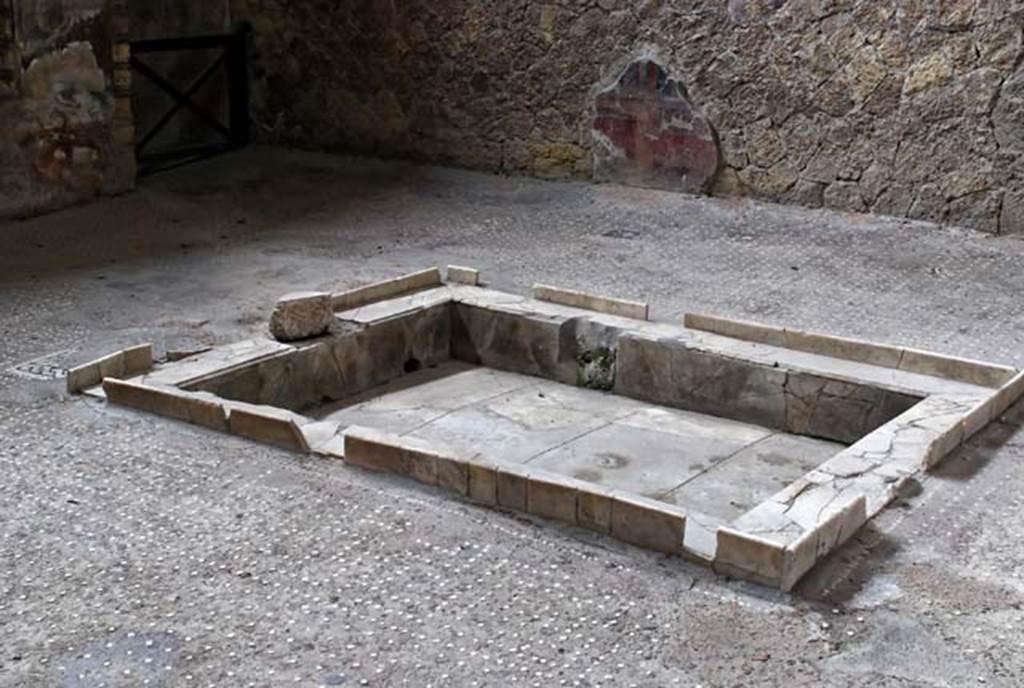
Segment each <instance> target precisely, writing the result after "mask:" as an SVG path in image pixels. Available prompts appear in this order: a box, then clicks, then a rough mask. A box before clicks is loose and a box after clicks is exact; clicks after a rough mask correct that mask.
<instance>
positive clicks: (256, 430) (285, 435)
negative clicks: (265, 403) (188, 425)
mask: <svg viewBox="0 0 1024 688" xmlns="http://www.w3.org/2000/svg"><path fill="white" fill-rule="evenodd" d="M273 411H274V409H272V408H267V409H259V408H238V407H233V408H231V410H230V412H229V414H228V429H229V430H230V432H231V434H233V435H240V436H242V437H248V438H249V439H251V440H256V441H257V442H262V443H264V444H271V445H273V446H275V447H280V448H281V449H289V450H291V451H296V452H301V453H303V454H308V453H309V452H310V448H309V444H308V443H307V442H306V438H305V436H304V435H303V434H302V431H301V430H300V429H299V426H298V424H296V422H295V421H294V420H293V419H292V418H290V417H288V416H287V414H285V413H281V414H275V413H274V412H273Z"/></svg>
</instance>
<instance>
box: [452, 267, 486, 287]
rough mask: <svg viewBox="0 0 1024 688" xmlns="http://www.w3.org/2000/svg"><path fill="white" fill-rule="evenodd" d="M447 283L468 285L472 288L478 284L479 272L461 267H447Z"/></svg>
mask: <svg viewBox="0 0 1024 688" xmlns="http://www.w3.org/2000/svg"><path fill="white" fill-rule="evenodd" d="M448 281H449V282H457V283H459V284H468V285H470V286H472V287H475V286H477V285H478V284H480V271H479V270H476V269H475V268H467V267H463V266H461V265H449V266H448Z"/></svg>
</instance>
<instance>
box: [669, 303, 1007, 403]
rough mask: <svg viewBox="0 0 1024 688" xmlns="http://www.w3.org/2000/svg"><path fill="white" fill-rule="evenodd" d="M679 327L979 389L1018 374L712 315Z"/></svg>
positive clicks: (690, 318)
mask: <svg viewBox="0 0 1024 688" xmlns="http://www.w3.org/2000/svg"><path fill="white" fill-rule="evenodd" d="M683 324H684V325H685V326H686V327H688V328H690V329H694V330H701V331H704V332H711V333H713V334H719V335H722V336H724V337H733V338H735V339H742V340H745V341H750V342H758V343H761V344H770V345H772V346H782V347H785V348H788V349H795V350H797V351H805V352H807V353H814V354H821V355H824V356H832V357H834V358H843V359H846V360H851V361H857V362H859V363H867V364H869V365H876V366H881V367H884V368H895V369H897V370H905V371H907V372H912V373H920V374H923V375H931V376H934V377H941V378H946V379H949V380H956V381H958V382H965V383H968V384H972V385H979V386H982V387H999V386H1001V385H1004V384H1006V383H1007V382H1008V381H1009V380H1010V379H1012V378H1013V377H1014V376H1015V375H1017V373H1018V371H1017V370H1016V369H1015V368H1011V367H1008V366H1001V365H995V364H992V363H984V362H982V361H975V360H971V359H966V358H958V357H955V356H945V355H942V354H936V353H931V352H927V351H919V350H917V349H910V348H906V347H896V346H891V345H887V344H874V343H871V342H865V341H861V340H857V339H849V338H846V337H836V336H833V335H824V334H816V333H811V332H802V331H800V330H791V329H788V328H783V327H774V326H772V325H765V324H761V323H753V322H747V321H744V320H734V319H730V318H722V317H719V316H713V315H701V314H696V313H686V314H684V315H683Z"/></svg>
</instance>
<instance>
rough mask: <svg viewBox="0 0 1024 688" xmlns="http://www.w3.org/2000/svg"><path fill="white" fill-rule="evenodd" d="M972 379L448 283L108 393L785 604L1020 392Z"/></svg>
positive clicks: (174, 367) (111, 387)
mask: <svg viewBox="0 0 1024 688" xmlns="http://www.w3.org/2000/svg"><path fill="white" fill-rule="evenodd" d="M819 344H820V343H818V344H815V346H818V347H819V348H820V346H819ZM880 350H881V349H880ZM885 351H896V350H895V349H892V348H891V347H890V348H888V349H885ZM897 354H898V356H897V359H901V358H902V354H901V353H899V352H897ZM928 360H929V361H932V360H933V359H928ZM985 372H990V371H987V370H986V371H985ZM997 372H998V371H997ZM1010 372H1011V373H1012V372H1014V371H1010ZM1000 374H1001V373H1000ZM956 377H957V376H955V375H953V376H943V375H939V374H928V373H923V372H920V371H914V370H902V369H899V367H898V366H893V365H887V366H886V365H874V364H869V363H864V362H860V361H853V360H850V358H849V356H846V355H844V353H843V351H842V350H837V351H836V352H835V354H834V355H827V354H826V353H822V352H821V351H817V352H809V351H807V350H801V349H800V348H789V347H787V346H783V345H781V344H778V343H775V344H767V343H764V342H758V341H750V340H749V338H743V337H739V336H723V335H720V334H713V333H709V332H706V331H700V330H696V329H691V328H688V327H684V326H682V325H676V324H670V323H657V322H649V321H646V320H634V319H630V318H624V317H618V316H613V315H607V314H604V313H597V312H593V311H589V310H585V309H583V308H577V307H572V306H563V305H557V304H553V303H548V302H544V301H538V300H535V299H530V298H526V297H522V296H517V295H513V294H506V293H502V292H497V291H492V290H488V289H483V288H479V287H470V286H463V285H452V284H448V285H442V286H438V287H435V288H429V289H425V290H422V291H418V292H416V293H413V294H407V295H404V296H399V297H395V298H390V299H387V300H384V301H380V302H377V303H372V304H369V305H365V306H362V307H358V308H353V309H350V310H347V311H344V312H340V313H337V314H336V318H335V323H334V326H333V327H332V330H331V332H330V334H328V335H326V336H324V337H321V338H318V339H316V340H313V341H308V342H302V343H297V344H280V343H276V342H267V341H256V342H252V343H243V344H239V345H234V346H233V348H231V347H225V348H223V349H220V350H215V351H213V352H210V353H208V354H204V355H200V356H197V357H194V358H192V359H188V360H185V361H181V362H177V363H173V364H168V365H164V366H158V367H157V368H156V369H154V370H152V371H150V372H148V373H147V374H145V375H142V376H138V377H135V378H132V379H131V380H129V381H128V382H127V383H123V384H115V383H109V381H108V384H107V385H106V387H107V388H108V396H109V397H111V400H112V401H115V402H117V403H126V404H128V405H134V406H137V407H139V408H144V409H147V410H150V411H157V412H162V413H165V415H172V416H174V417H176V418H180V419H184V420H191V421H192V422H200V423H202V424H204V425H207V426H209V427H215V428H217V429H222V430H228V431H230V432H235V433H237V434H240V435H245V436H248V437H251V438H253V439H257V440H262V441H268V442H273V443H275V444H279V445H281V446H286V447H290V448H294V449H299V450H303V451H313V452H315V453H319V454H322V455H326V456H335V457H339V458H345V459H346V462H348V463H351V464H355V465H358V466H361V467H369V468H373V469H376V470H387V471H391V472H397V473H403V474H406V475H409V476H410V477H412V478H414V479H417V480H420V481H421V482H425V483H427V484H430V485H435V486H440V487H444V488H446V489H450V490H454V491H455V492H457V493H460V494H461V495H462V496H463V497H464V498H470V499H473V500H475V501H482V502H483V503H485V504H488V505H491V506H495V505H496V506H504V507H507V508H513V509H522V510H526V511H528V512H531V513H535V514H537V515H541V516H545V517H551V518H558V519H559V520H563V521H567V522H569V523H572V524H574V525H581V526H584V527H589V528H594V529H597V530H599V531H601V532H604V533H607V534H609V535H611V536H612V537H618V538H620V539H623V540H625V541H627V542H630V543H633V544H640V545H642V546H650V547H652V548H654V549H657V550H660V551H663V552H668V553H670V554H679V555H682V556H685V557H687V558H690V559H694V560H697V561H701V562H704V563H707V564H709V565H712V566H714V567H715V568H716V569H717V570H719V571H721V572H723V573H728V574H731V575H738V576H742V577H745V578H748V579H751V580H755V581H758V582H762V583H765V584H770V585H774V586H778V587H782V588H784V589H789V588H790V587H792V585H793V584H795V583H796V581H797V580H798V579H799V578H800V577H801V576H802V575H803V574H804V573H805V572H806V571H807V570H808V569H809V568H810V567H811V566H812V565H813V564H814V563H815V562H816V561H817V560H819V559H820V558H822V557H823V556H825V555H827V554H828V552H830V551H831V550H833V549H834V548H835V547H837V546H838V545H839V544H841V543H842V542H843V541H845V540H846V539H848V538H849V537H850V536H851V535H852V534H853V533H854V532H856V530H857V529H858V528H859V527H860V526H861V525H863V523H864V522H865V521H866V520H867V519H868V518H870V516H872V515H873V514H875V513H877V512H878V511H879V510H880V509H882V508H883V507H884V506H885V505H886V504H887V503H888V502H889V501H891V499H892V498H893V496H894V495H895V492H896V490H897V489H898V488H899V486H900V484H901V483H903V482H904V481H906V480H908V479H911V478H912V477H913V476H915V475H916V474H918V473H920V472H921V471H924V470H926V469H927V468H928V467H929V466H931V465H934V463H935V462H936V461H938V460H939V459H941V457H942V456H944V455H945V454H946V453H948V452H949V451H951V450H952V449H953V448H955V447H956V446H957V445H958V444H960V443H962V442H963V441H964V439H965V438H966V437H968V436H969V435H970V434H972V433H973V432H976V431H977V430H978V429H980V427H983V426H984V424H985V423H987V422H988V421H989V420H990V419H991V417H992V416H993V414H995V413H996V412H997V411H999V409H1000V408H1005V406H1003V404H1004V402H1006V400H1007V398H1008V397H1009V396H1010V395H1011V392H1013V390H1010V389H1009V387H1007V386H1006V385H1010V384H1014V385H1017V386H1018V387H1019V386H1020V382H1019V381H1018V380H1017V378H1014V382H1012V383H1011V382H1010V381H1009V380H1004V379H1001V378H1000V379H999V380H998V382H997V383H993V384H987V385H983V384H974V383H972V382H965V381H963V380H962V379H952V378H956ZM959 377H960V378H962V377H963V376H959ZM1014 389H1017V388H1014ZM113 392H116V395H115V394H113ZM158 393H159V394H165V395H170V396H172V397H173V398H174V403H170V402H169V401H167V400H166V399H163V400H161V398H160V397H159V396H157V395H158ZM211 407H212V408H214V409H222V410H221V411H219V412H218V413H220V415H217V414H216V413H215V414H214V415H215V416H216V417H214V418H213V419H212V420H211V416H210V409H211ZM999 412H1001V411H999ZM197 419H201V420H197ZM352 452H358V455H356V454H354V453H352ZM495 485H496V486H497V487H495ZM503 486H504V487H503ZM481 495H483V496H481Z"/></svg>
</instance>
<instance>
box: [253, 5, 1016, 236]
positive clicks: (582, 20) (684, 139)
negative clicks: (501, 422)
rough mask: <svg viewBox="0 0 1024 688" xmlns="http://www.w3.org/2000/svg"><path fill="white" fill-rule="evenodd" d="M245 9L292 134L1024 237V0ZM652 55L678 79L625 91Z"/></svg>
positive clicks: (264, 78) (275, 109)
mask: <svg viewBox="0 0 1024 688" xmlns="http://www.w3.org/2000/svg"><path fill="white" fill-rule="evenodd" d="M233 14H234V18H235V19H249V20H250V21H252V23H253V24H254V26H255V28H256V46H257V55H256V59H257V68H256V76H257V78H258V84H259V86H260V89H259V96H258V98H257V102H256V107H257V118H258V119H259V120H260V121H261V123H262V124H263V125H264V129H265V131H267V132H268V135H269V136H270V137H272V138H274V139H277V140H283V141H289V142H294V143H297V144H301V145H313V146H328V147H342V148H346V149H350V150H355V151H363V152H370V153H378V154H386V155H408V156H413V157H417V158H422V159H427V160H432V161H438V162H442V163H450V164H455V165H463V166H469V167H475V168H482V169H487V170H495V171H506V172H517V173H519V172H522V173H529V174H536V175H551V176H567V175H574V176H591V175H593V174H595V172H596V174H597V176H598V177H599V178H604V179H622V180H623V181H627V182H632V183H640V184H653V185H657V186H671V187H675V188H680V189H688V190H706V191H709V192H712V193H715V194H721V195H750V196H755V197H759V198H764V199H769V200H775V201H782V202H787V203H799V204H803V205H809V206H822V205H824V206H828V207H832V208H838V209H844V210H853V211H871V212H876V213H883V214H889V215H896V216H906V217H911V218H920V219H927V220H935V221H940V222H949V223H953V224H958V225H964V226H969V227H974V228H977V229H981V230H984V231H987V232H999V231H1002V232H1024V162H1022V161H1021V160H1022V158H1021V153H1022V152H1024V128H1022V119H1021V118H1022V114H1024V72H1022V70H1021V56H1022V23H1024V3H1022V2H1021V0H900V1H899V2H878V1H876V0H676V1H674V2H673V1H669V0H634V1H630V0H578V1H554V0H552V1H551V2H536V1H532V0H480V1H475V2H471V1H469V0H408V1H407V2H402V3H396V2H389V1H386V0H352V1H349V2H343V3H338V2H331V1H330V0H308V1H306V2H292V1H291V0H233ZM648 57H649V58H652V59H653V61H654V62H655V64H656V65H657V66H659V67H663V68H664V72H665V74H664V79H662V80H661V81H657V80H655V82H651V84H653V85H649V86H648V90H647V91H644V90H643V88H642V86H643V84H641V83H640V82H636V81H634V82H633V83H632V85H627V87H625V88H624V89H623V87H622V85H621V84H620V85H619V87H618V88H617V87H616V80H617V79H618V77H620V76H621V75H624V74H625V73H626V68H627V66H628V65H629V64H630V63H631V62H632V61H634V60H637V59H639V58H648ZM669 81H671V82H672V84H673V85H671V86H667V85H666V84H668V82H669ZM602 93H603V94H605V95H604V98H603V105H602V106H601V112H600V113H598V112H597V110H598V100H599V94H602ZM666 98H667V99H668V100H669V101H670V102H668V103H667V104H666V102H665V99H666ZM684 104H685V106H684ZM680 113H683V114H682V115H681V116H680ZM595 114H600V115H603V117H604V118H603V119H601V118H598V119H597V121H595ZM705 122H706V124H707V126H708V128H709V129H708V131H709V132H710V133H709V134H708V133H707V132H705V130H704V123H705ZM595 124H596V125H597V134H596V135H595ZM609 132H611V135H609ZM709 140H710V141H712V142H714V144H715V145H714V147H712V148H711V149H707V147H706V144H707V142H708V141H709ZM652 141H653V142H654V143H651V142H652ZM709 166H710V167H711V168H712V172H711V173H710V174H706V171H707V170H708V168H709ZM666 180H667V181H666Z"/></svg>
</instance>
